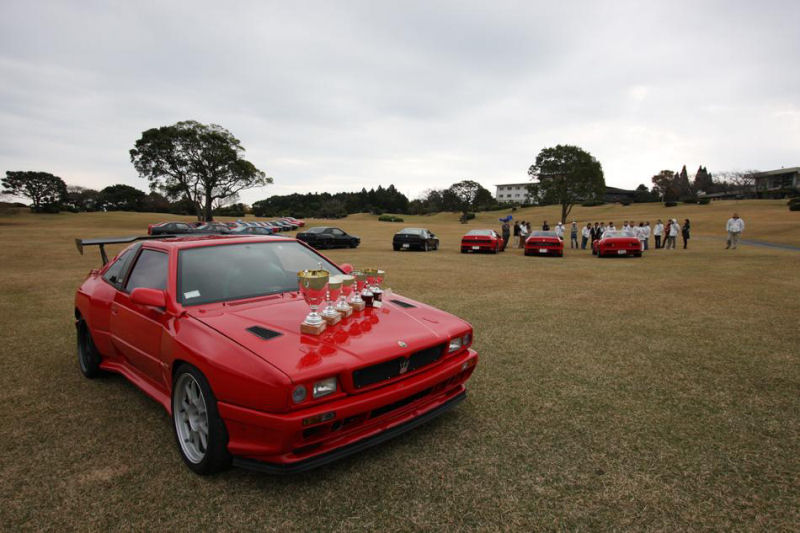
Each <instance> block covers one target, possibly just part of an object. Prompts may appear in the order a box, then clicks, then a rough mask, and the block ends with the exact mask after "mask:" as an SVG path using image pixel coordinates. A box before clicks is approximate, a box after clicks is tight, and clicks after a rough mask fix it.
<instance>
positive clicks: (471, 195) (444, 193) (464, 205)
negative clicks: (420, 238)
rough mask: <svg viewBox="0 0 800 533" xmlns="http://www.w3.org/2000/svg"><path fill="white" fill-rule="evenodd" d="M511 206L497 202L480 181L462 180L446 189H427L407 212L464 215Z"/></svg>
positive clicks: (414, 213)
mask: <svg viewBox="0 0 800 533" xmlns="http://www.w3.org/2000/svg"><path fill="white" fill-rule="evenodd" d="M512 206H513V204H511V203H505V202H498V201H497V199H495V197H494V196H492V193H491V192H489V191H488V190H487V189H485V188H484V187H483V186H482V185H481V184H480V183H478V182H476V181H472V180H464V181H460V182H458V183H454V184H452V185H451V186H450V187H448V188H446V189H428V190H427V191H425V192H424V193H422V196H421V197H420V198H417V199H416V200H412V201H411V202H410V203H409V205H408V213H410V214H412V215H429V214H433V213H440V212H443V211H454V212H460V213H462V215H464V214H466V213H468V212H470V211H492V210H495V209H505V208H510V207H512Z"/></svg>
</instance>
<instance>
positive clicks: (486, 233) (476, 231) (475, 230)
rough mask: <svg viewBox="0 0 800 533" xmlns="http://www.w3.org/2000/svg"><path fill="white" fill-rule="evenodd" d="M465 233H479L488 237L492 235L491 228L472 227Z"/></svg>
mask: <svg viewBox="0 0 800 533" xmlns="http://www.w3.org/2000/svg"><path fill="white" fill-rule="evenodd" d="M467 235H481V236H483V237H489V236H491V235H492V230H490V229H474V230H472V231H470V232H469V233H467Z"/></svg>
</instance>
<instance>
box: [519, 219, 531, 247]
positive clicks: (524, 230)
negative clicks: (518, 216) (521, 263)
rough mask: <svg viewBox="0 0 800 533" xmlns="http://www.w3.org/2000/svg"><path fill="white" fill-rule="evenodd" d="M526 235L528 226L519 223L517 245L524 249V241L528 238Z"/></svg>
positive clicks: (528, 231) (524, 223)
mask: <svg viewBox="0 0 800 533" xmlns="http://www.w3.org/2000/svg"><path fill="white" fill-rule="evenodd" d="M528 233H530V230H529V229H528V224H527V223H526V222H525V221H524V220H523V221H522V222H520V223H519V245H520V246H521V247H522V248H525V240H526V239H527V238H528Z"/></svg>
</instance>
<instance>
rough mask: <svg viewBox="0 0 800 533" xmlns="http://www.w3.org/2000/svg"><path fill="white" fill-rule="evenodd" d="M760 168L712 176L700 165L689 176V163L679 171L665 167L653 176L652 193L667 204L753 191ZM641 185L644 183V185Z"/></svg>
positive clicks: (691, 201)
mask: <svg viewBox="0 0 800 533" xmlns="http://www.w3.org/2000/svg"><path fill="white" fill-rule="evenodd" d="M756 174H758V171H757V170H745V171H728V172H720V173H719V175H717V176H712V175H711V173H709V172H708V169H707V168H706V167H704V166H702V165H701V166H700V167H699V168H698V169H697V172H696V173H695V175H694V179H692V180H690V179H689V174H688V173H687V172H686V165H683V168H681V170H680V171H679V172H673V171H672V170H662V171H661V172H659V173H658V174H656V175H655V176H653V177H652V179H651V181H652V183H653V188H652V194H653V195H655V196H656V197H657V200H661V201H663V202H665V203H674V202H689V203H694V202H696V201H698V197H702V196H704V195H707V194H714V193H741V194H746V193H750V192H752V191H753V186H754V185H755V175H756ZM640 187H641V186H640Z"/></svg>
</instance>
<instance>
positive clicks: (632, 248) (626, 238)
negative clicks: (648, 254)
mask: <svg viewBox="0 0 800 533" xmlns="http://www.w3.org/2000/svg"><path fill="white" fill-rule="evenodd" d="M592 253H593V254H596V255H597V257H609V256H620V255H621V256H634V257H642V243H641V242H640V241H639V239H637V238H636V236H635V235H634V234H633V233H632V232H630V231H609V232H606V233H604V234H603V237H602V238H601V239H600V240H597V241H594V242H593V243H592Z"/></svg>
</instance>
